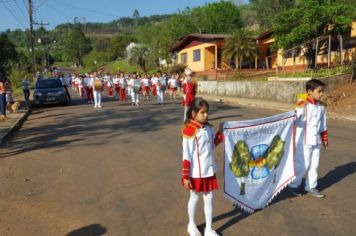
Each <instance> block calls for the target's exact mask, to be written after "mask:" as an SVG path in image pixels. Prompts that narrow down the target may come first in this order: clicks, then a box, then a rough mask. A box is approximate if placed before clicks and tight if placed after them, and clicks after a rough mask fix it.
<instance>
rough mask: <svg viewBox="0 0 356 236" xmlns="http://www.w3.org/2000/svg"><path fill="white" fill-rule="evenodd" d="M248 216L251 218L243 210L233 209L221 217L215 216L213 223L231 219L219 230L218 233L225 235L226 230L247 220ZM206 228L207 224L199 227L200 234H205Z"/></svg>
mask: <svg viewBox="0 0 356 236" xmlns="http://www.w3.org/2000/svg"><path fill="white" fill-rule="evenodd" d="M248 216H249V214H247V213H245V212H244V211H242V210H239V209H238V208H236V207H235V208H234V209H232V210H231V211H229V212H226V213H223V214H221V215H218V216H215V217H214V218H213V222H217V221H220V220H224V219H226V218H231V219H230V220H228V221H227V222H226V223H225V224H223V225H222V226H220V227H219V228H217V229H216V232H217V233H218V234H219V235H223V232H224V230H226V229H227V228H229V227H230V226H233V225H234V224H236V223H238V222H239V221H240V220H242V219H244V218H246V217H248ZM204 228H205V224H201V225H198V229H199V231H200V232H204Z"/></svg>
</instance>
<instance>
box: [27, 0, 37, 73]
mask: <svg viewBox="0 0 356 236" xmlns="http://www.w3.org/2000/svg"><path fill="white" fill-rule="evenodd" d="M32 8H33V5H32V0H28V14H29V16H30V40H31V53H32V75H33V80H35V75H36V61H35V44H34V40H33V18H32V14H33V12H32Z"/></svg>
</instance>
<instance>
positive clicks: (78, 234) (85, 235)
mask: <svg viewBox="0 0 356 236" xmlns="http://www.w3.org/2000/svg"><path fill="white" fill-rule="evenodd" d="M106 232H107V230H106V228H105V227H103V226H101V225H100V224H93V225H88V226H85V227H82V228H80V229H76V230H73V231H72V232H69V233H68V234H66V236H100V235H104V234H105V233H106Z"/></svg>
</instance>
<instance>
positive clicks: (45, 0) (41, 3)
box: [33, 0, 48, 11]
mask: <svg viewBox="0 0 356 236" xmlns="http://www.w3.org/2000/svg"><path fill="white" fill-rule="evenodd" d="M47 1H48V0H43V1H42V2H40V3H39V4H38V6H37V7H36V9H34V10H33V11H37V10H38V9H39V8H40V7H41V6H42V5H43V4H44V3H46V2H47Z"/></svg>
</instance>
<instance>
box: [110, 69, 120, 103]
mask: <svg viewBox="0 0 356 236" xmlns="http://www.w3.org/2000/svg"><path fill="white" fill-rule="evenodd" d="M112 82H113V84H114V91H115V99H119V95H120V83H119V82H120V76H119V74H117V75H116V76H115V77H114V78H113V79H112Z"/></svg>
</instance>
